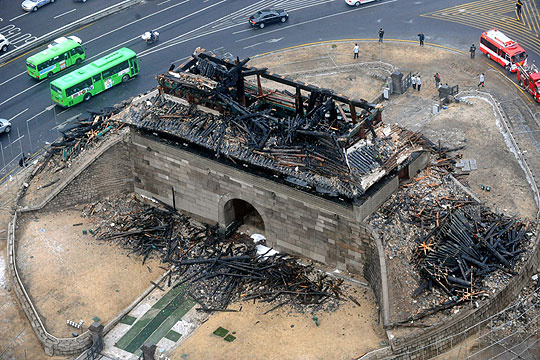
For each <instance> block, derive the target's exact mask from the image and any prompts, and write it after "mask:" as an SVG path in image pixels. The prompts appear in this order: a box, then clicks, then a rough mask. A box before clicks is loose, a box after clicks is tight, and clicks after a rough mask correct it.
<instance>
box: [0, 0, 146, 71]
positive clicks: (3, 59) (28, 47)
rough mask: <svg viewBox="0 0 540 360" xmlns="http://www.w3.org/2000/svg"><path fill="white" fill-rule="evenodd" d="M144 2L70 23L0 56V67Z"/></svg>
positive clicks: (131, 1) (134, 0) (129, 0)
mask: <svg viewBox="0 0 540 360" xmlns="http://www.w3.org/2000/svg"><path fill="white" fill-rule="evenodd" d="M143 1H144V0H124V1H122V2H120V3H118V4H116V5H113V6H109V7H108V8H105V9H103V10H100V11H98V12H96V13H94V14H92V15H88V16H85V17H83V18H82V19H79V20H77V21H74V22H72V23H69V24H67V25H64V26H62V27H60V28H58V29H56V30H54V31H52V32H50V33H48V34H45V35H43V36H40V37H39V38H37V39H36V40H34V41H32V42H31V43H28V44H25V45H23V46H21V47H18V48H16V49H13V50H11V51H9V52H8V53H7V54H5V55H2V56H0V66H2V65H5V64H7V63H8V62H9V61H11V60H14V59H16V58H17V57H19V56H21V55H24V54H25V53H27V52H29V51H32V50H33V49H35V48H37V47H38V46H41V45H43V44H45V43H47V42H49V41H51V40H53V39H55V38H57V37H58V36H59V35H61V34H63V33H66V32H69V31H72V30H74V29H75V28H76V27H78V26H81V25H87V24H90V23H92V22H94V21H96V20H99V19H102V18H104V17H106V16H109V15H111V14H114V13H115V12H117V11H120V10H124V9H127V8H128V7H131V6H134V5H137V4H139V3H142V2H143Z"/></svg>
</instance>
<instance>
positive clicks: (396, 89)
mask: <svg viewBox="0 0 540 360" xmlns="http://www.w3.org/2000/svg"><path fill="white" fill-rule="evenodd" d="M390 76H391V78H392V89H393V92H392V93H393V94H403V88H402V87H401V80H402V79H403V74H402V73H401V72H399V71H397V70H396V71H394V72H393V73H392V75H390Z"/></svg>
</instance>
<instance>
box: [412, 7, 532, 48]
mask: <svg viewBox="0 0 540 360" xmlns="http://www.w3.org/2000/svg"><path fill="white" fill-rule="evenodd" d="M421 16H423V17H427V18H432V19H437V20H442V21H448V22H453V23H457V24H462V25H467V26H471V27H475V28H478V29H480V30H481V31H486V30H489V29H492V28H497V29H498V30H500V31H502V32H503V33H505V34H507V35H508V36H509V37H510V38H512V39H515V40H517V41H518V43H520V44H521V45H523V46H524V47H525V50H526V51H527V50H528V51H532V52H535V53H537V54H540V12H539V11H538V7H537V5H536V2H534V1H527V2H524V5H523V7H522V11H521V16H520V17H518V16H517V10H516V7H515V2H513V1H509V0H491V1H489V0H477V1H472V2H469V3H466V4H462V5H456V6H451V7H448V8H445V9H441V10H437V11H433V12H430V13H426V14H422V15H421ZM478 38H480V34H478Z"/></svg>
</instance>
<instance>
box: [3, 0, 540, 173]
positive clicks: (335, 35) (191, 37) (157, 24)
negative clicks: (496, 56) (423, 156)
mask: <svg viewBox="0 0 540 360" xmlns="http://www.w3.org/2000/svg"><path fill="white" fill-rule="evenodd" d="M6 3H10V4H12V3H15V5H17V6H19V5H18V3H19V2H18V1H11V0H10V1H7V2H0V4H1V5H0V9H1V10H5V12H4V11H2V20H3V21H2V22H0V26H2V25H3V24H8V25H9V24H12V23H13V24H12V25H15V24H17V27H19V28H21V32H22V31H23V30H22V29H23V27H24V31H25V32H28V33H29V34H32V36H36V35H37V36H39V35H43V34H44V33H46V32H47V31H48V30H50V29H51V28H52V27H53V26H60V25H63V24H65V23H67V22H71V21H73V19H75V18H77V17H80V16H82V15H86V14H88V13H89V12H91V11H93V10H96V9H99V8H103V7H105V6H110V5H111V2H110V1H108V0H90V1H88V2H87V3H85V4H80V3H72V2H71V1H70V0H58V1H56V2H55V3H54V4H50V5H46V6H45V7H43V8H41V9H40V10H38V12H36V13H31V14H28V15H24V16H20V17H18V16H19V15H21V14H22V13H21V11H22V10H21V11H19V8H18V7H17V6H15V5H13V6H6ZM513 6H514V5H513V2H512V1H509V0H493V1H490V2H489V3H486V2H485V1H473V2H467V1H465V0H429V1H428V0H423V1H411V0H381V1H378V2H374V3H370V4H367V5H364V6H361V7H359V8H356V7H349V6H347V5H346V4H345V3H344V2H343V1H341V0H314V1H309V2H307V1H305V0H287V1H285V0H260V1H257V2H255V3H252V2H250V1H248V0H203V1H198V0H153V1H150V0H148V1H146V2H145V3H142V4H141V5H139V6H136V7H133V8H131V9H128V10H124V11H122V12H120V13H118V14H117V15H114V16H111V17H108V18H105V19H102V20H100V21H98V22H96V23H94V24H92V25H90V26H87V27H84V28H81V29H78V30H76V31H74V34H75V35H77V36H79V37H81V38H82V39H83V41H84V47H85V49H86V53H87V56H88V59H87V61H86V62H87V63H88V61H92V60H94V59H96V58H98V57H100V56H103V55H105V54H107V53H109V52H111V51H113V50H115V49H118V48H119V47H122V46H127V47H130V48H132V49H133V50H135V51H136V52H137V53H138V55H139V58H140V66H141V73H140V74H139V75H138V76H137V77H136V78H135V79H133V80H131V81H129V82H128V83H127V84H123V85H119V86H117V87H114V88H112V89H111V90H108V91H107V92H105V93H102V94H100V95H99V96H97V97H95V98H93V99H91V101H89V102H88V103H84V104H80V105H77V106H75V107H73V108H70V109H67V110H64V109H61V108H59V107H55V106H52V102H51V100H50V94H49V90H48V83H49V81H48V80H45V81H43V82H37V81H35V80H34V79H32V78H30V77H29V76H27V75H26V73H25V58H26V57H27V56H29V55H30V54H27V55H25V56H23V57H21V58H18V59H15V60H13V61H11V62H9V63H7V64H5V65H4V66H2V67H0V88H1V89H2V91H0V117H4V118H7V119H11V120H12V122H13V129H12V133H11V134H10V135H9V136H5V135H1V136H0V143H1V144H2V147H0V156H1V158H0V168H2V167H3V166H4V165H5V164H7V163H8V162H9V161H10V159H12V158H13V157H14V156H17V154H19V153H20V151H21V149H22V151H24V152H33V151H35V150H37V149H39V148H40V147H42V146H43V145H44V144H45V143H46V142H50V141H52V140H53V139H54V138H56V136H57V135H58V131H59V130H62V129H63V128H65V127H66V126H69V124H70V123H72V121H73V120H74V119H75V118H76V117H77V116H79V115H81V114H82V115H84V114H86V112H87V110H90V109H100V108H102V107H104V106H110V105H113V104H114V103H117V102H119V101H120V100H122V99H125V98H127V97H130V96H134V95H136V94H139V93H141V92H144V91H146V90H148V89H150V88H152V87H154V86H155V84H156V82H155V79H154V76H155V75H156V74H157V73H160V72H163V71H166V70H167V69H168V67H169V65H170V64H171V63H175V64H179V63H181V62H182V61H183V60H184V59H185V58H186V57H187V56H189V54H190V53H191V51H193V49H194V48H195V47H197V46H201V47H204V48H206V49H208V50H211V51H213V52H214V53H216V54H218V55H222V56H230V57H231V58H232V57H233V56H240V57H241V58H243V57H247V56H253V55H254V54H260V53H264V52H267V51H272V50H276V49H280V48H284V47H287V46H295V45H298V44H302V43H309V42H316V41H324V40H332V39H373V38H375V37H376V36H377V31H378V29H379V28H380V27H384V28H385V32H386V33H385V38H386V39H400V40H410V41H417V39H418V38H417V34H418V33H419V32H420V31H422V32H424V33H425V34H426V42H428V43H429V42H432V43H436V44H440V45H443V46H449V47H453V48H458V49H461V50H463V51H467V50H468V47H469V46H470V44H471V43H473V42H474V43H478V37H479V33H480V31H481V30H483V29H488V28H492V27H497V28H499V29H500V30H502V31H504V32H507V33H508V34H509V35H510V36H512V37H515V38H516V39H519V42H520V43H522V44H523V45H525V46H526V48H527V46H528V45H530V49H531V50H529V48H527V49H528V50H529V52H530V53H531V56H530V59H531V60H536V59H538V55H537V54H540V41H539V40H538V34H540V21H539V16H538V8H537V7H536V3H535V2H532V1H530V2H527V3H526V5H525V8H524V11H523V14H522V19H517V18H516V14H515V11H514V7H513ZM264 7H278V8H279V7H282V8H286V9H287V10H288V11H289V12H290V19H289V21H288V22H287V23H285V24H279V25H273V26H268V27H266V28H265V29H252V28H250V27H249V25H248V24H247V18H248V16H249V15H251V14H252V13H254V12H255V11H257V10H259V9H261V8H264ZM73 9H75V10H74V11H73ZM68 11H70V12H69V13H68ZM61 14H65V15H62V16H60V17H58V16H59V15H61ZM6 15H7V16H6ZM55 16H56V19H55ZM4 17H5V18H4ZM8 18H9V19H14V18H15V20H13V21H9V19H8ZM36 19H38V20H36ZM18 24H20V26H19V25H18ZM148 29H157V30H159V31H160V33H161V36H160V40H159V42H158V43H156V44H153V45H150V46H147V45H146V44H145V43H144V42H143V41H142V40H141V39H140V38H139V36H140V34H141V33H143V32H144V31H146V30H148ZM0 32H1V31H0ZM477 45H478V44H477ZM42 48H43V47H42ZM42 48H39V49H36V51H39V50H41V49H42ZM534 52H536V53H537V54H535V53H534ZM17 138H22V140H21V141H20V144H19V142H17V143H16V144H15V145H14V146H11V147H10V146H9V144H10V143H15V140H16V139H17ZM0 175H1V174H0Z"/></svg>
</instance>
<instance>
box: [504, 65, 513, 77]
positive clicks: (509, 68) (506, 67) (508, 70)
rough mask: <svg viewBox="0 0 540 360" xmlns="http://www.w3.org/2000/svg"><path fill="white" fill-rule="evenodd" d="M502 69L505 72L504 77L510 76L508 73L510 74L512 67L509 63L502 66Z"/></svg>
mask: <svg viewBox="0 0 540 360" xmlns="http://www.w3.org/2000/svg"><path fill="white" fill-rule="evenodd" d="M504 69H505V70H506V75H507V76H510V73H511V72H512V66H511V65H510V63H508V64H506V65H505V66H504Z"/></svg>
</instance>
